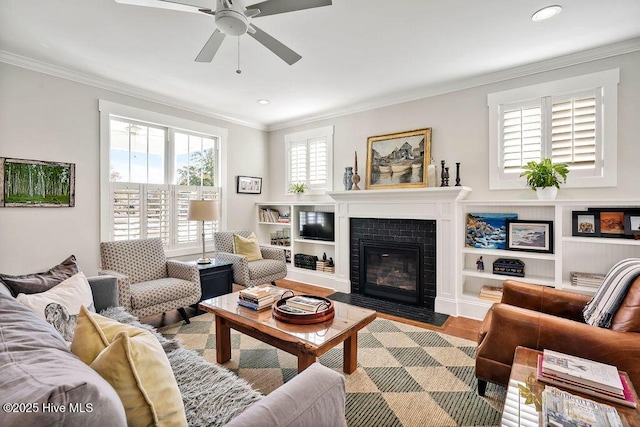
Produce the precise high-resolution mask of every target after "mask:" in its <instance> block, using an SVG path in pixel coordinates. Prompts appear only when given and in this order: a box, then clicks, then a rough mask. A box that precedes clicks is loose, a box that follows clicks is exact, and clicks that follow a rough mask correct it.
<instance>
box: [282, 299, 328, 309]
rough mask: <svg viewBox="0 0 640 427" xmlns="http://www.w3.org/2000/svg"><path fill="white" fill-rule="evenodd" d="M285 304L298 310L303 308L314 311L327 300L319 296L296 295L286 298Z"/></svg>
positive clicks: (325, 303)
mask: <svg viewBox="0 0 640 427" xmlns="http://www.w3.org/2000/svg"><path fill="white" fill-rule="evenodd" d="M286 305H288V306H289V307H293V308H297V309H300V310H305V311H306V312H310V311H311V312H315V311H317V310H318V308H320V307H321V306H326V305H327V301H326V300H324V299H320V298H313V297H305V296H301V295H297V296H295V297H291V298H288V299H287V303H286Z"/></svg>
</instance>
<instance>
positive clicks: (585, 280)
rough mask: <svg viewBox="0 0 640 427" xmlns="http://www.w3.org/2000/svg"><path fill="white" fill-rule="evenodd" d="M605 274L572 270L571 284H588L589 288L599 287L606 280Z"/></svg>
mask: <svg viewBox="0 0 640 427" xmlns="http://www.w3.org/2000/svg"><path fill="white" fill-rule="evenodd" d="M604 277H605V276H604V274H597V273H580V272H578V271H572V272H571V273H570V279H571V286H586V287H589V288H599V287H600V285H602V281H603V280H604Z"/></svg>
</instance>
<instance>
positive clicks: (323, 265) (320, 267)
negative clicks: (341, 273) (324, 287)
mask: <svg viewBox="0 0 640 427" xmlns="http://www.w3.org/2000/svg"><path fill="white" fill-rule="evenodd" d="M316 270H317V271H324V272H325V273H335V272H336V266H335V265H331V266H330V265H329V261H316Z"/></svg>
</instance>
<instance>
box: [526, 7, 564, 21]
mask: <svg viewBox="0 0 640 427" xmlns="http://www.w3.org/2000/svg"><path fill="white" fill-rule="evenodd" d="M560 12H562V6H558V5H553V6H547V7H543V8H542V9H540V10H538V11H537V12H536V13H534V14H533V15H531V20H532V21H533V22H541V21H546V20H547V19H550V18H553V17H554V16H556V15H558V14H559V13H560Z"/></svg>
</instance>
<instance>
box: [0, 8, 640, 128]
mask: <svg viewBox="0 0 640 427" xmlns="http://www.w3.org/2000/svg"><path fill="white" fill-rule="evenodd" d="M181 1H184V2H188V1H189V0H181ZM194 1H197V3H198V4H199V5H206V4H209V5H210V6H209V7H211V8H214V9H215V5H214V0H194ZM256 2H258V0H255V1H253V0H247V3H248V4H253V3H256ZM549 4H559V5H561V6H562V7H563V11H562V13H561V14H560V15H558V16H557V17H555V18H553V19H551V20H549V21H545V22H541V23H533V22H532V21H531V19H530V18H531V15H532V14H533V13H534V12H535V11H536V10H538V9H540V8H541V7H543V6H547V5H549ZM255 23H256V24H257V25H258V26H260V28H262V29H263V30H264V31H266V32H268V33H269V34H271V35H272V36H274V37H275V38H277V39H278V40H280V41H281V42H283V43H284V44H286V45H287V46H289V47H290V48H292V49H293V50H295V51H296V52H298V53H299V54H300V55H302V60H300V61H299V62H298V63H296V64H294V65H292V66H289V65H287V64H286V63H285V62H283V61H282V60H281V59H279V58H278V57H277V56H275V55H274V54H273V53H271V52H270V51H268V50H267V49H266V48H264V47H263V46H262V45H260V44H258V42H256V41H255V40H253V39H252V38H251V37H249V36H247V35H244V36H241V38H240V67H241V69H242V74H237V73H236V68H237V60H238V58H237V40H238V39H237V38H236V37H227V38H226V39H225V41H224V43H223V44H222V47H221V48H220V50H219V51H218V54H217V55H216V57H215V58H214V59H213V62H212V63H196V62H194V58H195V57H196V55H197V54H198V52H199V51H200V49H201V48H202V46H203V44H204V43H205V42H206V40H207V39H208V38H209V36H210V34H211V33H212V31H213V29H214V22H213V17H211V16H207V15H204V14H194V13H186V12H178V11H171V10H163V9H154V8H147V7H141V6H130V5H123V4H118V3H116V2H115V1H114V0H47V1H42V0H0V60H4V61H5V62H10V63H12V62H13V63H18V64H20V63H22V64H30V66H31V67H32V68H39V69H43V68H49V69H50V70H55V72H57V73H61V74H64V73H68V74H69V75H73V76H74V77H75V78H76V79H81V80H86V81H91V82H93V83H96V82H97V84H98V85H102V86H103V87H116V88H118V89H119V90H121V91H123V92H125V93H136V94H138V95H140V96H141V97H143V98H146V99H152V100H157V101H160V102H164V103H167V104H170V105H179V106H182V107H184V108H187V109H189V110H193V111H198V112H203V113H205V114H209V115H214V116H220V117H225V118H231V119H232V120H233V121H237V122H241V123H246V124H249V125H251V126H255V127H259V128H264V129H275V128H278V127H282V126H284V125H288V124H293V123H299V122H303V121H305V120H309V119H312V118H318V117H323V116H329V115H332V114H337V113H340V112H347V111H355V110H358V109H365V108H368V107H373V106H378V105H385V104H389V103H393V102H399V101H404V100H407V99H413V98H417V97H420V96H423V95H424V94H427V93H429V92H430V91H431V92H437V90H440V91H442V90H444V89H443V88H447V87H449V88H454V87H456V86H455V84H456V82H458V85H460V82H465V81H466V82H473V81H474V79H475V81H479V79H481V77H482V76H486V75H488V74H489V73H496V72H504V70H508V69H513V68H514V67H522V66H526V65H527V64H532V63H534V62H539V61H545V60H549V59H552V58H556V57H560V56H564V55H570V54H573V53H576V52H580V51H584V50H587V49H593V48H599V47H601V46H605V45H609V44H613V43H619V42H624V41H632V45H633V46H637V45H640V41H639V40H632V39H637V38H638V37H640V0H607V1H603V0H546V1H544V0H517V1H516V0H484V1H481V0H333V5H332V6H327V7H320V8H315V9H308V10H303V11H298V12H291V13H286V14H281V15H274V16H266V17H263V18H260V19H259V20H258V19H256V20H255ZM633 49H634V50H635V49H639V47H634V48H633ZM34 64H37V66H36V65H34ZM45 64H46V65H45ZM467 84H468V83H467ZM438 88H439V89H438ZM0 96H1V94H0ZM259 98H267V99H269V100H270V101H271V103H270V104H269V105H266V106H264V105H260V104H258V103H257V100H258V99H259Z"/></svg>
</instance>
